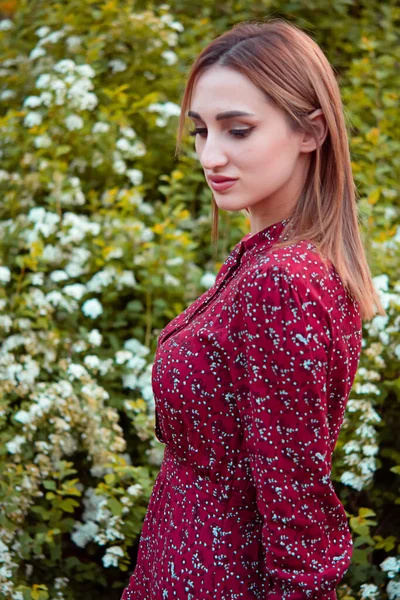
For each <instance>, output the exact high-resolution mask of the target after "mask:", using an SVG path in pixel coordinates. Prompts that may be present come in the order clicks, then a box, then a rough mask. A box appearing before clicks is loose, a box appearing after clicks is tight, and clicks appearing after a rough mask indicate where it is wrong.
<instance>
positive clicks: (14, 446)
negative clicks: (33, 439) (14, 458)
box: [6, 435, 26, 454]
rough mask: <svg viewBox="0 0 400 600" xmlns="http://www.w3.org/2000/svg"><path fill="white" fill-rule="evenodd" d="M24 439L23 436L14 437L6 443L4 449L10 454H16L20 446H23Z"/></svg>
mask: <svg viewBox="0 0 400 600" xmlns="http://www.w3.org/2000/svg"><path fill="white" fill-rule="evenodd" d="M25 442H26V438H25V437H24V436H23V435H16V436H15V437H14V438H13V439H12V440H10V441H9V442H7V443H6V448H7V450H8V451H9V453H10V454H18V453H19V452H20V451H21V446H22V445H23V444H25Z"/></svg>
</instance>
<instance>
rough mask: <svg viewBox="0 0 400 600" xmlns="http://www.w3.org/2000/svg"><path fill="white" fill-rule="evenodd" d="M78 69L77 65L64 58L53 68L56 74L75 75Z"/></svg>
mask: <svg viewBox="0 0 400 600" xmlns="http://www.w3.org/2000/svg"><path fill="white" fill-rule="evenodd" d="M75 69H76V64H75V63H74V61H73V60H71V59H70V58H64V59H63V60H60V61H58V63H56V64H55V65H54V67H53V70H54V71H56V73H74V72H75Z"/></svg>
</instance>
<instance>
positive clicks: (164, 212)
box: [0, 0, 400, 600]
mask: <svg viewBox="0 0 400 600" xmlns="http://www.w3.org/2000/svg"><path fill="white" fill-rule="evenodd" d="M50 5H51V10H49V3H45V2H43V0H30V1H29V2H28V1H27V0H24V1H22V2H20V3H19V6H18V10H17V11H16V13H15V15H14V17H13V20H12V21H11V20H8V19H4V20H3V21H1V22H0V48H1V56H2V60H1V65H0V79H1V88H0V126H1V131H2V136H1V140H0V156H1V159H2V168H1V170H0V191H1V197H2V202H1V205H0V340H1V349H0V421H1V429H0V442H1V444H0V448H1V449H0V457H1V458H0V598H4V599H7V600H8V599H12V600H30V599H31V598H32V599H33V600H46V599H48V598H58V599H60V600H61V599H63V598H65V599H66V600H77V599H78V598H81V597H89V598H96V599H99V600H101V599H103V598H104V600H105V599H106V598H107V600H108V599H109V598H110V597H111V596H113V597H115V598H117V597H118V594H120V593H121V592H122V589H123V588H124V587H125V586H126V584H127V582H128V578H129V574H130V572H131V571H132V570H133V567H134V561H135V556H136V552H137V545H138V539H139V533H140V530H141V526H142V522H143V518H144V515H145V512H146V507H147V503H148V499H149V496H150V493H151V489H152V486H153V484H154V479H155V476H156V474H157V472H158V468H159V465H160V464H161V461H162V456H163V449H164V446H163V445H162V444H160V443H159V442H158V440H157V439H156V438H155V436H154V399H153V396H152V389H151V368H152V357H153V355H154V351H155V347H156V342H157V335H158V333H159V332H160V330H161V328H162V327H163V326H164V325H165V324H166V323H167V322H168V321H169V320H170V319H172V318H173V317H174V316H175V315H176V314H178V313H179V312H181V311H182V310H183V309H184V308H185V306H187V304H189V303H190V302H191V301H192V300H194V299H195V298H196V297H197V296H198V295H199V294H200V293H202V291H204V290H205V289H206V288H207V287H208V286H210V285H211V283H212V282H213V280H214V278H215V274H216V273H217V271H218V269H219V267H220V265H221V262H215V261H214V260H213V258H212V248H211V246H210V225H211V211H210V203H211V193H210V190H209V189H208V188H207V186H206V185H205V183H204V177H203V174H202V171H201V169H200V168H199V165H198V163H197V161H196V156H195V154H194V151H193V147H191V146H190V144H189V143H187V144H186V146H185V151H184V154H183V156H182V158H181V160H180V162H179V164H176V161H175V160H174V158H173V156H174V148H175V132H176V126H177V118H176V117H177V115H178V112H179V99H180V94H181V92H182V90H183V85H184V77H185V74H186V71H187V68H188V65H189V63H190V62H191V61H192V60H193V59H194V57H195V55H196V54H197V52H198V51H199V50H200V49H201V48H202V47H203V46H204V44H205V43H207V41H208V40H211V39H212V38H213V37H215V36H216V35H218V34H219V33H222V32H223V31H224V30H226V29H227V28H228V27H231V26H232V25H233V24H234V23H235V22H238V21H241V20H246V19H250V18H265V17H266V16H268V15H270V16H272V15H274V16H277V15H282V16H284V17H286V18H288V19H289V20H294V21H295V22H297V23H298V24H299V25H300V26H302V27H303V28H305V29H306V30H307V31H308V32H310V33H312V35H313V36H314V37H315V38H316V39H317V41H318V42H319V43H320V44H321V45H322V47H323V49H324V50H325V52H326V53H327V55H328V57H329V59H330V60H331V62H332V64H333V65H334V66H335V68H336V70H337V73H338V78H339V81H340V85H341V89H342V94H343V98H344V102H345V106H346V116H347V119H348V124H349V135H350V139H351V152H352V157H353V170H354V175H355V178H356V182H357V186H358V190H359V195H360V215H361V218H362V227H363V230H364V233H365V243H366V247H367V251H368V256H369V261H370V264H371V269H372V271H373V274H374V276H375V282H376V285H377V287H378V288H379V290H380V293H381V297H382V300H383V302H384V305H385V308H386V310H387V313H388V316H387V317H385V318H383V317H376V318H375V319H373V320H372V321H371V322H370V323H366V324H365V325H364V342H363V344H364V345H363V352H362V356H361V361H360V366H359V369H358V373H357V377H356V380H355V383H354V386H353V389H352V392H351V396H350V400H349V404H348V408H347V411H346V417H345V421H344V425H343V429H342V431H341V434H340V437H339V441H338V445H337V448H336V450H335V461H334V465H333V471H332V478H333V481H334V484H335V489H336V490H337V493H338V495H339V497H340V498H341V500H342V502H343V503H344V506H345V508H346V511H347V513H348V516H349V523H350V526H351V528H352V531H353V533H354V545H355V548H354V554H353V561H352V565H351V567H350V569H349V571H348V572H347V574H346V576H345V578H344V582H343V584H342V585H341V586H340V588H339V589H338V595H339V597H340V598H343V599H346V600H350V599H351V598H356V597H363V598H377V599H382V600H386V599H387V598H389V599H390V600H393V599H394V598H397V597H400V546H399V541H400V540H399V535H400V525H399V522H398V518H396V515H397V514H398V505H399V503H400V494H399V474H400V448H399V446H398V444H399V442H398V435H397V423H398V422H399V416H400V415H399V413H400V410H399V408H400V369H399V365H400V333H399V332H400V311H399V307H400V280H399V269H398V265H399V261H400V228H399V212H400V211H399V188H400V184H399V179H398V173H399V172H400V169H399V166H400V165H399V163H400V152H399V150H400V148H399V141H398V140H399V139H400V136H399V133H400V117H399V113H398V109H397V107H398V103H399V92H398V90H399V88H400V73H399V67H398V65H399V58H400V57H399V54H400V52H399V48H400V45H399V20H400V10H399V8H398V7H397V6H396V4H395V2H394V1H393V2H389V3H385V4H384V5H382V3H378V2H375V1H374V0H373V1H371V2H370V1H369V2H367V1H366V0H364V2H358V3H349V2H348V1H347V0H346V1H344V0H339V1H337V2H335V3H332V5H331V6H329V7H327V6H326V3H322V2H318V1H317V0H314V1H313V2H307V4H306V3H303V2H300V1H292V2H289V3H280V2H272V1H267V0H264V2H261V3H257V6H255V5H254V3H250V2H249V1H248V0H246V1H244V0H242V1H237V2H231V1H227V2H224V3H223V4H218V5H217V4H216V3H214V2H210V1H209V0H207V1H206V2H201V3H198V2H197V1H195V2H193V3H191V4H190V5H189V4H188V3H186V2H185V3H183V2H179V1H175V2H173V3H171V4H170V5H166V4H151V3H146V2H142V3H133V2H131V1H122V0H110V1H109V2H106V3H100V2H97V1H94V0H89V1H88V2H82V1H80V0H79V1H78V0H75V1H74V0H68V1H66V2H63V3H50ZM175 15H179V18H177V17H175ZM60 24H63V25H62V26H60ZM187 142H188V140H187ZM220 219H221V222H220V227H221V238H220V240H219V247H218V249H219V255H218V259H219V260H220V261H222V260H224V258H225V257H226V255H227V254H228V253H229V251H230V249H231V248H232V247H233V245H234V243H236V241H238V239H240V237H242V236H243V235H244V234H245V233H246V231H247V230H248V223H246V220H245V218H244V217H243V215H230V214H226V213H225V214H221V215H220ZM396 594H397V595H396Z"/></svg>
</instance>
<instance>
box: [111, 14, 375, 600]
mask: <svg viewBox="0 0 400 600" xmlns="http://www.w3.org/2000/svg"><path fill="white" fill-rule="evenodd" d="M186 116H189V117H190V118H191V119H192V120H193V123H194V125H195V129H194V131H192V133H193V134H194V135H196V138H195V145H196V151H197V154H198V157H199V160H200V163H201V165H202V168H203V170H204V175H205V178H206V181H207V183H208V184H209V185H210V187H211V188H212V189H213V192H214V196H213V215H214V227H213V234H216V232H217V227H216V224H217V218H218V208H221V209H223V210H229V211H239V210H245V209H247V211H248V214H249V218H250V223H251V233H248V234H247V235H245V236H244V237H243V238H242V239H241V240H240V241H239V242H238V244H237V245H236V246H235V247H234V248H233V250H232V252H231V253H230V255H229V256H228V258H227V259H226V261H225V263H224V264H223V266H222V268H221V269H220V271H219V273H218V276H217V278H216V281H215V283H214V285H213V286H212V287H211V288H210V289H209V290H208V291H206V292H205V293H204V294H203V295H202V296H200V297H199V298H198V299H197V300H196V301H195V302H194V303H193V304H192V305H190V306H189V307H188V308H187V309H186V310H185V311H184V312H183V313H182V314H181V315H178V316H177V317H176V318H175V319H173V320H172V321H171V322H170V323H169V324H168V325H167V326H166V327H165V329H163V331H162V332H161V334H160V337H159V340H158V347H157V352H156V356H155V360H154V366H153V390H154V396H155V403H156V434H157V438H158V439H159V440H160V441H161V442H163V443H165V453H164V460H163V463H162V465H161V469H160V472H159V474H158V476H157V479H156V482H155V486H154V489H153V492H152V496H151V498H150V502H149V506H148V510H147V513H146V518H145V521H144V524H143V529H142V533H141V539H140V546H139V552H138V558H137V564H136V567H135V570H134V572H133V574H132V576H131V578H130V582H129V585H128V587H127V588H126V589H125V591H124V593H123V595H122V599H123V600H173V599H174V600H175V599H179V600H184V599H185V600H203V599H204V600H205V599H208V598H209V599H213V600H233V599H239V598H240V599H243V600H250V599H253V598H254V599H260V600H261V599H262V600H303V599H304V600H306V599H307V600H314V599H321V600H322V599H323V600H333V599H336V594H335V588H336V586H337V584H338V583H339V582H340V580H341V579H342V576H343V574H344V573H345V572H346V570H347V569H348V567H349V564H350V559H351V554H352V540H351V535H350V531H349V528H348V525H347V519H346V514H345V511H344V508H343V506H342V504H341V502H340V501H339V499H338V497H337V495H336V494H335V490H334V488H333V485H332V482H331V479H330V473H331V464H332V452H333V450H334V448H335V444H336V441H337V437H338V435H339V430H340V426H341V424H342V420H343V414H344V410H345V406H346V402H347V399H348V396H349V393H350V389H351V387H352V384H353V381H354V377H355V373H356V370H357V366H358V362H359V357H360V352H361V340H362V320H363V319H369V318H371V317H372V316H373V315H374V313H375V312H376V311H378V314H385V311H384V309H383V308H382V305H381V304H380V301H379V298H378V295H377V293H376V291H375V289H374V287H373V284H372V281H371V274H370V270H369V267H368V264H367V261H366V257H365V253H364V249H363V244H362V240H361V237H360V231H359V227H358V216H357V204H356V195H355V185H354V182H353V177H352V171H351V166H350V156H349V148H348V139H347V135H346V128H345V119H344V115H343V106H342V103H341V98H340V93H339V88H338V85H337V82H336V80H335V76H334V73H333V70H332V68H331V66H330V65H329V63H328V61H327V59H326V57H325V56H324V54H323V52H322V51H321V49H320V48H319V47H318V45H317V44H316V43H315V42H314V41H313V40H312V39H311V38H310V37H309V36H308V35H307V34H305V33H304V32H302V31H301V30H300V29H298V28H297V27H295V26H294V25H291V24H289V23H288V22H286V21H284V20H281V19H273V20H270V21H266V22H262V23H260V22H257V23H251V22H248V23H241V24H239V25H237V26H235V27H234V28H233V29H232V30H230V31H228V32H226V33H225V34H224V35H222V36H220V37H218V38H217V39H215V40H214V41H213V42H212V43H210V44H209V45H208V46H207V47H206V48H205V49H204V50H203V51H202V52H201V54H200V55H199V56H198V58H197V60H196V61H195V63H194V65H193V67H192V70H191V73H190V75H189V78H188V82H187V86H186V89H185V92H184V95H183V101H182V114H181V120H180V127H179V133H178V149H179V145H180V142H181V139H182V134H183V128H184V123H185V118H186Z"/></svg>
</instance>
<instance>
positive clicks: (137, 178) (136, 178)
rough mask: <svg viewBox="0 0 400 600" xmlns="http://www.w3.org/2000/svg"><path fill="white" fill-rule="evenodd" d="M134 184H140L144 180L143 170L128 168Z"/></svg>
mask: <svg viewBox="0 0 400 600" xmlns="http://www.w3.org/2000/svg"><path fill="white" fill-rule="evenodd" d="M126 174H127V176H128V177H129V179H130V181H131V183H132V185H140V184H141V183H142V181H143V172H142V171H140V170H139V169H128V170H127V171H126Z"/></svg>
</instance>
